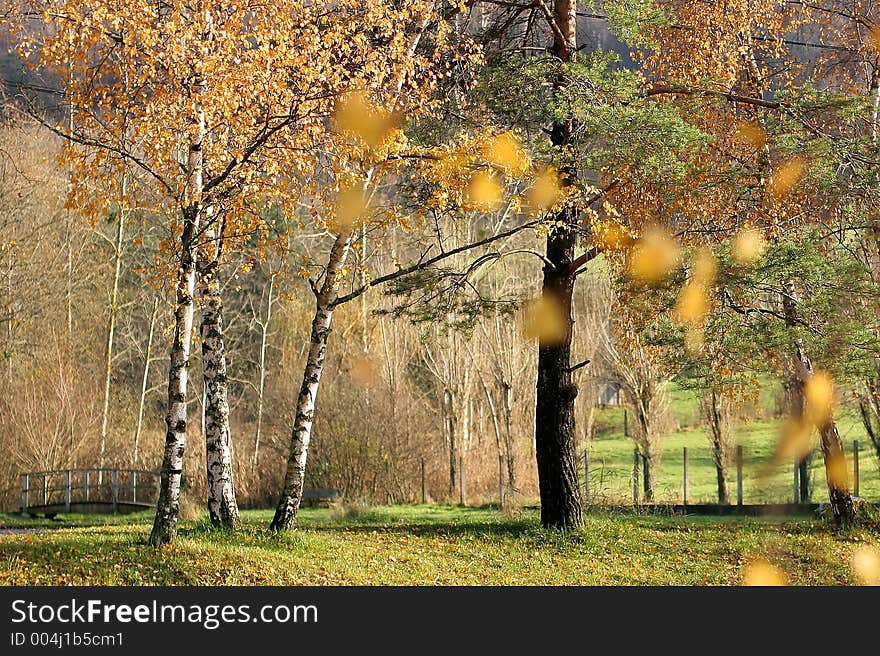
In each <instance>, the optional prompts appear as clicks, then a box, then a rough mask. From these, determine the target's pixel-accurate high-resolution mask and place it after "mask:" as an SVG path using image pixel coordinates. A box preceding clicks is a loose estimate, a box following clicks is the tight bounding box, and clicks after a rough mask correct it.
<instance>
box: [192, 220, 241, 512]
mask: <svg viewBox="0 0 880 656" xmlns="http://www.w3.org/2000/svg"><path fill="white" fill-rule="evenodd" d="M222 232H223V231H222V228H221V229H220V230H219V231H215V230H214V229H210V230H209V231H208V237H209V242H210V244H212V245H213V246H210V245H209V248H211V247H213V248H214V257H213V258H212V259H211V260H209V261H208V262H207V263H206V264H205V265H203V266H202V267H201V269H200V274H201V281H200V283H201V284H200V289H201V301H202V321H201V325H200V334H201V338H202V339H201V341H202V374H203V377H204V383H205V402H204V417H205V419H204V424H203V426H204V432H205V467H206V470H207V478H208V515H209V517H210V519H211V524H212V525H213V526H215V527H224V528H236V527H237V526H238V523H239V516H238V504H237V503H236V500H235V484H234V481H233V469H232V434H231V430H230V427H229V384H228V379H227V374H226V344H225V341H224V338H223V301H222V299H221V297H220V281H219V280H218V279H217V270H218V268H219V264H220V255H221V252H222V240H223V234H222ZM203 261H204V260H203Z"/></svg>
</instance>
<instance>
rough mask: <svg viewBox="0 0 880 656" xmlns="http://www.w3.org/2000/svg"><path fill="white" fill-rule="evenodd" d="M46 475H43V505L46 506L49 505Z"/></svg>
mask: <svg viewBox="0 0 880 656" xmlns="http://www.w3.org/2000/svg"><path fill="white" fill-rule="evenodd" d="M46 476H48V474H43V505H44V506H46V505H48V504H49V501H48V498H49V481H48V479H47V478H46Z"/></svg>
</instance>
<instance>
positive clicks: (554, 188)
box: [526, 166, 562, 213]
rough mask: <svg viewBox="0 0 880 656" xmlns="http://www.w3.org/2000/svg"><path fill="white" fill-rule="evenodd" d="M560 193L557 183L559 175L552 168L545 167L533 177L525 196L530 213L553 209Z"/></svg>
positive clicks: (558, 183)
mask: <svg viewBox="0 0 880 656" xmlns="http://www.w3.org/2000/svg"><path fill="white" fill-rule="evenodd" d="M561 193H562V185H561V184H560V181H559V174H558V173H557V172H556V169H554V168H553V167H552V166H551V167H547V168H546V169H544V171H542V172H541V173H540V174H539V175H538V176H537V177H535V180H534V182H533V183H532V186H531V188H530V189H529V191H528V194H527V196H526V203H527V205H528V207H529V209H530V210H531V211H532V212H534V213H538V212H542V211H544V210H547V209H549V208H551V207H553V205H555V204H556V202H557V201H558V200H559V197H560V195H561Z"/></svg>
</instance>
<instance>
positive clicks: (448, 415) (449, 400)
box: [442, 388, 458, 497]
mask: <svg viewBox="0 0 880 656" xmlns="http://www.w3.org/2000/svg"><path fill="white" fill-rule="evenodd" d="M442 410H443V425H444V427H445V432H446V446H447V447H448V448H449V496H450V497H451V496H452V495H453V494H455V481H456V473H457V472H458V440H456V439H455V395H454V394H453V393H452V390H450V389H448V388H447V389H445V390H443V408H442Z"/></svg>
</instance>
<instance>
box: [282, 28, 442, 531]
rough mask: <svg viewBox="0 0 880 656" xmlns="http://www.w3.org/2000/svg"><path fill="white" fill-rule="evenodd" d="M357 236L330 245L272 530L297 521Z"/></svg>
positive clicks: (414, 42) (347, 234) (412, 47)
mask: <svg viewBox="0 0 880 656" xmlns="http://www.w3.org/2000/svg"><path fill="white" fill-rule="evenodd" d="M427 25H428V20H425V21H423V22H422V24H421V25H420V26H419V27H418V29H417V30H416V31H415V32H414V33H412V34H411V36H410V42H409V52H410V55H413V54H415V51H416V48H417V47H418V44H419V41H420V39H421V36H422V33H423V32H424V30H425V28H426V27H427ZM402 88H403V80H401V81H400V82H399V83H398V85H397V93H398V94H399V93H400V91H401V89H402ZM374 174H375V169H371V170H370V171H369V172H368V173H367V175H366V180H365V182H364V190H365V191H366V190H367V189H368V188H369V186H370V184H371V183H372V180H373V176H374ZM354 238H355V237H354V230H353V229H349V230H346V231H344V233H341V234H339V235H338V236H337V237H336V240H335V241H334V242H333V247H332V248H331V249H330V257H329V258H328V260H327V268H326V270H325V272H324V275H325V278H324V284H323V285H322V286H321V290H320V291H319V292H318V293H317V294H316V303H315V305H316V307H315V316H314V319H313V320H312V333H311V338H310V341H309V354H308V358H307V359H306V367H305V371H304V372H303V379H302V383H301V385H300V390H299V396H298V397H297V403H296V412H295V416H294V420H293V428H292V430H291V437H290V451H289V453H288V456H287V468H286V470H285V474H284V488H283V489H282V491H281V495H280V498H279V499H278V505H277V507H276V509H275V516H274V517H273V518H272V522H271V524H270V525H269V529H270V530H273V531H284V530H289V529H291V528H293V526H294V523H295V522H296V514H297V512H298V511H299V506H300V502H301V500H302V489H303V483H304V480H305V470H306V459H307V456H308V451H309V442H310V441H311V437H312V425H313V423H314V420H315V407H316V402H317V397H318V389H319V387H320V383H321V374H322V373H323V372H324V355H325V353H326V352H327V338H328V337H329V335H330V330H331V328H330V327H331V324H332V322H333V309H334V308H335V303H336V299H337V297H338V296H339V283H340V280H339V278H340V276H339V271H340V269H341V268H342V266H343V265H344V264H345V260H346V259H347V258H348V254H349V251H350V250H351V243H352V239H354Z"/></svg>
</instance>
